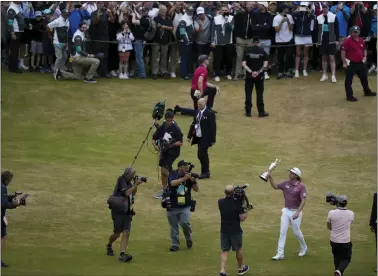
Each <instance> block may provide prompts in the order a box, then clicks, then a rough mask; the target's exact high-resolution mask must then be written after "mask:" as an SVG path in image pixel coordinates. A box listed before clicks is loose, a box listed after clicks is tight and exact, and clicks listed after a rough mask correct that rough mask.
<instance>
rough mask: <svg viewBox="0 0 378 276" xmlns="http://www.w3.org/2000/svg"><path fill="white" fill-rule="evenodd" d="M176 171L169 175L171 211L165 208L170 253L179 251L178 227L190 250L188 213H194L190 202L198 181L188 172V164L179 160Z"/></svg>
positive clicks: (197, 187) (190, 232)
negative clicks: (180, 228)
mask: <svg viewBox="0 0 378 276" xmlns="http://www.w3.org/2000/svg"><path fill="white" fill-rule="evenodd" d="M177 166H178V169H177V170H175V171H172V172H171V173H170V174H169V181H168V186H169V191H170V198H171V206H172V207H171V210H170V211H169V210H168V208H167V216H168V222H169V225H170V226H171V240H172V247H171V248H170V251H171V252H175V251H178V250H179V249H180V238H179V225H181V227H182V230H183V232H184V235H185V239H186V247H187V248H188V249H191V248H192V246H193V241H192V226H191V224H190V211H191V208H193V209H192V211H194V208H195V206H193V200H192V194H191V191H192V189H193V190H194V191H195V192H198V190H199V186H198V180H197V179H196V178H195V177H198V175H194V176H195V177H194V176H193V175H192V173H190V172H189V171H188V170H189V169H188V166H189V163H188V162H185V161H184V160H181V161H179V162H178V164H177Z"/></svg>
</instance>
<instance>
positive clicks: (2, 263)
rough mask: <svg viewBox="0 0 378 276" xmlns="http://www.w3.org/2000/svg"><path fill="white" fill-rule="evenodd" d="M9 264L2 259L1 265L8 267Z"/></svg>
mask: <svg viewBox="0 0 378 276" xmlns="http://www.w3.org/2000/svg"><path fill="white" fill-rule="evenodd" d="M8 266H9V265H7V264H6V263H4V262H3V261H1V267H8Z"/></svg>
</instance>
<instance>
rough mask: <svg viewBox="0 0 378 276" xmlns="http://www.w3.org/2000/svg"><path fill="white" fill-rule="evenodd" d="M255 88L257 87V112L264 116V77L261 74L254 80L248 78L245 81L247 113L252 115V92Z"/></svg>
mask: <svg viewBox="0 0 378 276" xmlns="http://www.w3.org/2000/svg"><path fill="white" fill-rule="evenodd" d="M253 86H255V87H256V98H257V110H258V112H259V114H264V113H265V109H264V97H263V94H264V76H263V75H262V74H260V76H258V77H256V78H254V79H252V78H246V79H245V84H244V88H245V113H246V114H251V109H252V90H253Z"/></svg>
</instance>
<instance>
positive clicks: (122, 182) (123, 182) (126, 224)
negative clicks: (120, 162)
mask: <svg viewBox="0 0 378 276" xmlns="http://www.w3.org/2000/svg"><path fill="white" fill-rule="evenodd" d="M135 173H136V171H135V169H133V168H130V167H128V168H126V170H125V172H124V173H123V175H121V176H120V177H119V178H118V180H117V184H116V186H115V188H114V191H113V194H112V196H113V197H118V198H119V197H121V198H122V197H124V200H125V203H124V205H125V206H127V211H126V212H125V211H124V209H122V211H121V210H120V209H113V208H111V207H110V206H109V208H110V209H111V210H112V211H111V214H112V219H113V225H114V230H113V234H112V235H110V237H109V242H108V244H107V245H106V252H107V255H108V256H114V252H113V249H112V244H113V242H115V241H116V240H117V239H118V237H119V236H120V235H121V233H122V237H121V254H120V256H119V260H120V261H121V262H129V261H131V260H132V258H133V257H132V256H131V255H130V254H126V249H127V245H128V243H129V236H130V229H131V221H132V219H133V216H134V215H135V212H134V196H135V195H136V193H137V190H138V186H139V185H140V184H141V183H142V181H141V180H140V179H139V178H137V179H135Z"/></svg>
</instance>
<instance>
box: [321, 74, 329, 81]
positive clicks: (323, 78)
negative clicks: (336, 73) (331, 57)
mask: <svg viewBox="0 0 378 276" xmlns="http://www.w3.org/2000/svg"><path fill="white" fill-rule="evenodd" d="M326 80H328V76H327V75H323V76H322V78H321V79H320V81H326Z"/></svg>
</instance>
